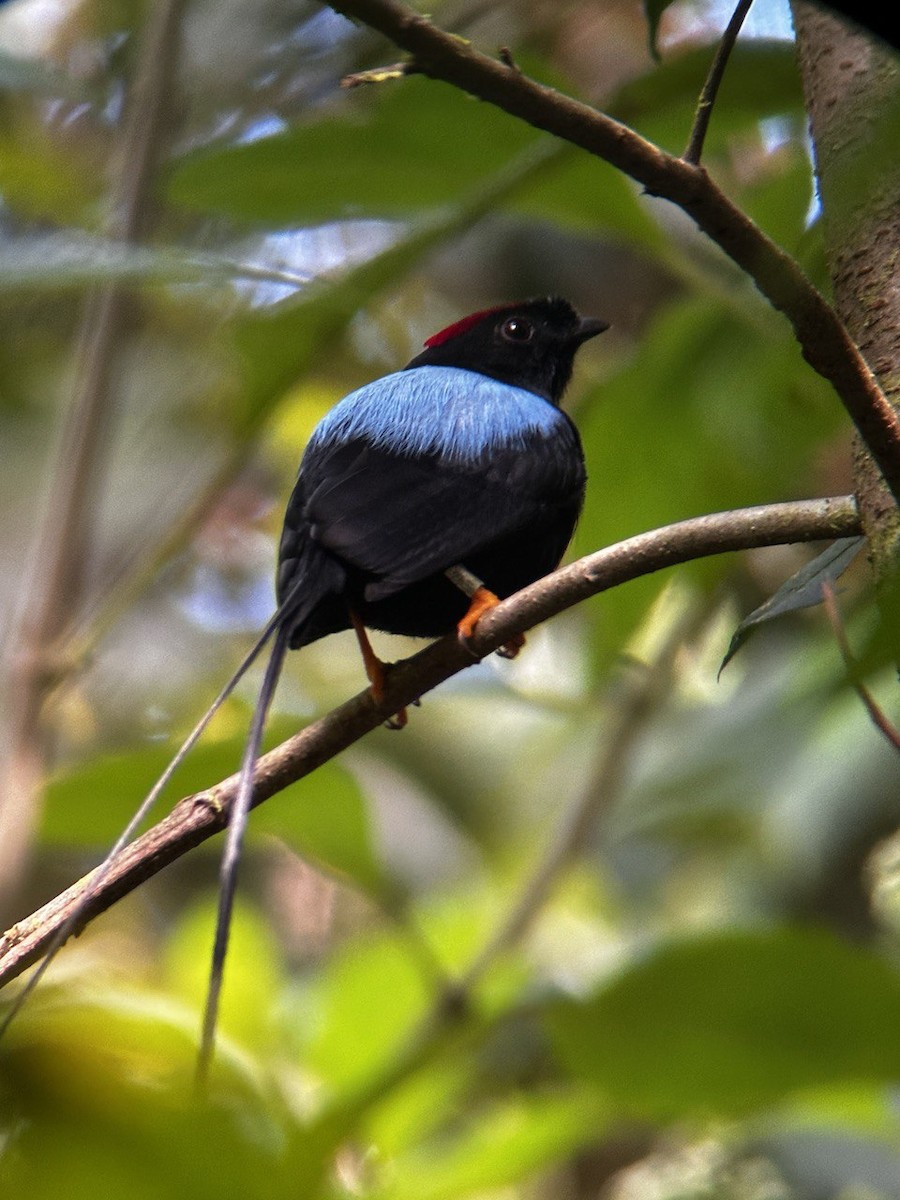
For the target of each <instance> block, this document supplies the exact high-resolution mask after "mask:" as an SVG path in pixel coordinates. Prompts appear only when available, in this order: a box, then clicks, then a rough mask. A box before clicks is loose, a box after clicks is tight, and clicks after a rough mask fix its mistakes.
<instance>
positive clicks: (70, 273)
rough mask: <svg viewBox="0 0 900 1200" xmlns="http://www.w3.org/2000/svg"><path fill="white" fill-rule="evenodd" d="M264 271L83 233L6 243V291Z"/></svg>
mask: <svg viewBox="0 0 900 1200" xmlns="http://www.w3.org/2000/svg"><path fill="white" fill-rule="evenodd" d="M242 273H243V274H246V275H248V276H250V277H253V278H258V277H259V275H260V273H261V272H260V271H258V270H255V269H254V268H252V267H247V266H244V265H242V264H241V263H239V262H235V261H234V260H231V259H227V258H224V257H222V256H220V255H212V254H194V253H191V252H190V251H186V250H182V249H180V248H179V247H151V246H132V245H128V244H126V243H123V242H113V241H109V240H107V239H103V238H99V237H89V236H88V235H86V234H82V233H79V232H77V231H71V232H68V233H58V234H45V235H41V236H38V237H20V238H16V239H9V240H3V241H0V292H15V291H40V290H51V291H61V290H63V289H65V288H83V287H88V286H90V285H92V284H95V283H103V282H107V281H109V280H132V281H134V282H141V281H145V282H163V283H170V282H171V283H184V282H193V283H196V282H204V283H210V282H218V281H220V280H233V279H236V278H240V277H241V275H242Z"/></svg>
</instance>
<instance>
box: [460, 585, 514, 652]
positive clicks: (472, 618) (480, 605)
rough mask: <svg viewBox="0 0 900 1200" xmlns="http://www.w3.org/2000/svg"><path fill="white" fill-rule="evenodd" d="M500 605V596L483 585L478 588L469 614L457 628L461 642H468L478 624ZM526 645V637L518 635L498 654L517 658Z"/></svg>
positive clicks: (470, 605) (472, 599) (474, 593)
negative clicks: (487, 613)
mask: <svg viewBox="0 0 900 1200" xmlns="http://www.w3.org/2000/svg"><path fill="white" fill-rule="evenodd" d="M499 603H500V598H499V596H495V595H494V593H493V592H491V591H489V590H488V589H487V588H486V587H484V586H483V585H480V586H479V587H477V588H476V589H475V591H474V592H473V593H472V595H471V597H470V604H469V610H468V612H467V613H466V615H465V616H464V617H463V619H462V620H461V621H460V622H459V623H458V624H457V626H456V630H457V633H458V634H459V637H460V640H461V641H463V642H467V641H468V640H469V638H470V637H471V636H472V634H473V633H474V632H475V626H476V625H477V624H478V621H479V620H480V618H481V617H483V616H484V614H485V613H486V612H488V611H489V610H490V609H492V608H496V607H497V605H498V604H499ZM524 645H525V637H524V635H523V634H521V633H518V634H516V636H515V637H513V638H510V639H509V641H508V642H506V643H505V644H504V645H502V646H501V647H500V649H499V650H498V651H497V653H498V654H499V655H500V656H501V658H515V657H516V655H517V654H518V653H519V651H520V650H521V649H522V647H523V646H524Z"/></svg>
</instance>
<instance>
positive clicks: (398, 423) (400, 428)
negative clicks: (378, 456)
mask: <svg viewBox="0 0 900 1200" xmlns="http://www.w3.org/2000/svg"><path fill="white" fill-rule="evenodd" d="M567 424H568V421H567V418H566V417H565V416H563V414H562V413H561V412H560V411H559V409H558V408H556V407H555V406H554V405H552V404H551V403H550V402H549V401H547V400H544V399H543V398H542V397H540V396H537V395H535V393H534V392H529V391H526V390H525V389H524V388H518V387H512V386H511V385H510V384H508V383H500V382H498V380H496V379H491V378H490V377H489V376H487V375H481V374H479V373H478V372H477V371H467V370H465V369H464V368H463V367H430V366H424V367H415V368H413V369H412V370H411V371H396V372H395V373H394V374H392V375H385V376H383V377H382V378H381V379H376V380H374V381H373V382H372V383H367V384H366V385H365V386H364V387H361V388H359V389H358V390H357V391H355V392H350V394H349V395H347V396H345V397H344V398H343V400H341V401H340V402H339V403H338V404H336V405H335V406H334V408H333V409H331V411H330V412H328V413H326V415H325V416H324V417H323V418H322V420H321V421H320V422H319V424H318V425H317V426H316V428H315V430H314V431H313V435H312V438H311V439H310V443H309V446H308V448H307V449H308V450H313V449H315V448H316V447H318V448H321V449H325V448H327V447H329V446H333V445H335V444H336V443H342V442H345V441H349V440H352V439H355V438H362V439H364V440H365V441H367V442H371V443H372V444H373V445H375V446H377V447H379V448H381V449H385V450H389V451H390V452H391V453H394V454H401V455H409V456H417V455H435V456H437V457H439V458H441V459H442V460H444V461H445V462H448V463H449V462H456V463H459V464H463V463H466V462H471V461H473V460H476V459H480V458H481V457H482V456H484V455H485V454H490V453H492V452H494V451H497V450H500V449H504V450H513V451H515V450H518V449H524V448H525V446H526V444H527V441H528V438H529V435H531V436H533V435H534V434H535V433H537V434H543V435H545V436H547V435H549V434H551V433H552V432H553V430H555V429H559V427H560V426H561V425H562V426H564V425H567Z"/></svg>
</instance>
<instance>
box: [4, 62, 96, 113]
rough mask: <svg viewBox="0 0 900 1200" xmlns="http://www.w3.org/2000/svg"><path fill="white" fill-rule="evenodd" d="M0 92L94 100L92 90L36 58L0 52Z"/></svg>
mask: <svg viewBox="0 0 900 1200" xmlns="http://www.w3.org/2000/svg"><path fill="white" fill-rule="evenodd" d="M0 89H2V90H3V91H8V92H37V93H38V94H39V95H45V96H61V97H63V98H64V99H66V100H81V101H88V100H91V99H98V98H99V97H98V96H97V93H96V91H95V89H93V88H91V87H89V86H88V85H87V84H85V82H84V81H83V80H80V79H75V78H73V77H72V76H71V75H67V74H65V73H64V72H62V71H59V70H57V69H56V68H55V67H52V66H50V65H49V64H48V63H46V62H44V61H42V60H41V59H39V58H19V57H17V56H16V55H14V54H9V53H8V52H7V51H6V50H0Z"/></svg>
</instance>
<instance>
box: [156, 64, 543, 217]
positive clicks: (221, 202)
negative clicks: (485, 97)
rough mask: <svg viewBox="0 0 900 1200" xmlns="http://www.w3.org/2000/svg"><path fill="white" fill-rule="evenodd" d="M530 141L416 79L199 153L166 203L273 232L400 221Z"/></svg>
mask: <svg viewBox="0 0 900 1200" xmlns="http://www.w3.org/2000/svg"><path fill="white" fill-rule="evenodd" d="M538 137H539V134H538V133H537V131H536V130H534V129H532V128H531V127H530V126H528V125H526V124H524V123H523V122H521V121H517V120H516V119H515V118H513V117H510V116H508V115H507V114H506V113H503V112H501V111H500V110H499V109H496V108H494V107H493V106H492V105H490V104H480V103H478V102H477V101H475V100H473V99H471V98H470V97H468V96H465V95H464V94H463V93H462V92H460V91H459V90H458V89H457V88H452V87H450V86H449V85H447V84H442V83H434V82H428V81H426V80H423V79H411V80H407V81H406V82H405V83H404V85H403V86H402V87H397V88H389V89H385V90H382V89H369V90H364V91H362V92H359V93H356V94H352V95H346V94H345V95H344V97H343V98H342V101H341V102H340V104H336V105H334V106H332V107H330V108H329V109H328V110H327V112H326V113H325V115H324V116H320V117H319V119H318V120H316V121H312V122H309V123H307V124H304V125H299V126H297V127H295V128H293V129H291V130H289V131H288V132H287V133H282V134H277V135H275V136H274V137H269V138H263V139H261V140H259V141H256V142H251V143H250V144H249V145H238V146H229V147H226V148H225V149H221V148H217V149H213V150H202V151H198V152H197V153H195V154H192V155H190V156H189V157H188V158H186V159H184V160H183V161H182V162H181V163H180V164H178V165H177V166H176V167H175V168H174V169H173V172H172V174H171V176H170V180H169V189H168V194H169V198H170V200H171V201H172V202H173V203H175V204H177V205H180V206H182V207H185V208H190V209H193V210H198V209H199V210H201V211H203V212H219V213H226V214H227V215H229V216H231V217H236V218H242V219H245V220H249V221H258V222H269V223H273V224H281V225H285V224H295V225H300V224H315V223H317V222H321V221H335V220H339V219H341V218H342V217H355V218H357V217H388V218H398V217H409V216H412V215H415V214H417V213H421V212H422V211H423V210H427V209H434V208H443V207H444V206H446V205H448V204H453V203H454V202H455V201H458V200H459V199H460V198H461V197H462V196H463V195H464V194H465V193H466V192H467V191H469V190H470V189H472V188H473V187H475V186H476V185H477V183H478V182H479V180H482V179H489V178H490V177H491V176H493V175H494V174H495V172H496V171H497V169H498V168H499V167H501V166H503V164H504V163H508V162H510V161H511V160H512V159H513V158H514V157H515V156H516V155H517V154H519V153H520V152H521V151H522V150H524V149H525V148H526V147H527V146H529V145H530V144H531V143H533V142H534V141H535V140H536V139H537V138H538Z"/></svg>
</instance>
